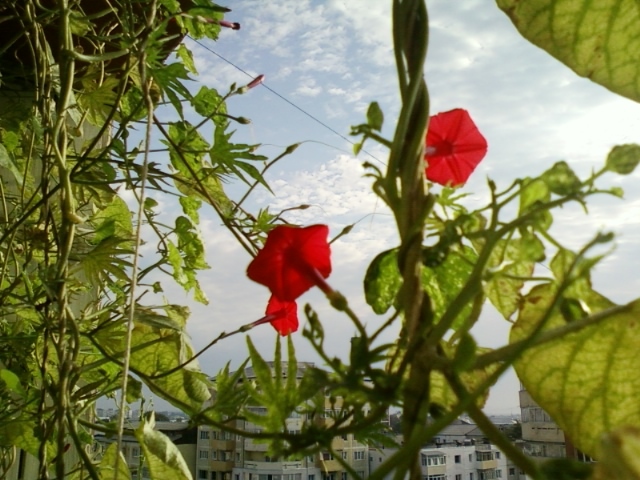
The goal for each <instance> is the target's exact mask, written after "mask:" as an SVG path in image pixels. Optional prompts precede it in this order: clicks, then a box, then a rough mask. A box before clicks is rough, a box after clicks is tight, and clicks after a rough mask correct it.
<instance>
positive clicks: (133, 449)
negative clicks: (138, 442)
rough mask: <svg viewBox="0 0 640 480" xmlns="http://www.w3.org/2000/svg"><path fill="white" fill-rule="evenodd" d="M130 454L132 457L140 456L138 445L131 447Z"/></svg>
mask: <svg viewBox="0 0 640 480" xmlns="http://www.w3.org/2000/svg"><path fill="white" fill-rule="evenodd" d="M131 456H132V457H133V458H138V457H139V456H140V448H139V447H131Z"/></svg>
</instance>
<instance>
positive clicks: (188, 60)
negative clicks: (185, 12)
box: [172, 1, 198, 75]
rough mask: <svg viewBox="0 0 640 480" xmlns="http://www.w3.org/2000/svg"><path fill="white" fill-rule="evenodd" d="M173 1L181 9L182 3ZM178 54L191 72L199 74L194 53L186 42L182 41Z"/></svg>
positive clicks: (177, 50)
mask: <svg viewBox="0 0 640 480" xmlns="http://www.w3.org/2000/svg"><path fill="white" fill-rule="evenodd" d="M172 3H174V4H177V10H179V9H180V4H179V3H178V2H177V1H174V2H172ZM176 56H177V57H178V58H179V59H180V60H182V63H184V66H185V67H187V70H188V71H189V72H190V73H193V74H194V75H197V74H198V70H197V69H196V64H195V62H194V61H193V53H192V52H191V50H189V49H188V48H187V46H186V45H185V44H184V43H181V44H180V45H179V46H178V48H177V49H176Z"/></svg>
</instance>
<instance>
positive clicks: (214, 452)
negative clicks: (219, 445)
mask: <svg viewBox="0 0 640 480" xmlns="http://www.w3.org/2000/svg"><path fill="white" fill-rule="evenodd" d="M217 459H218V451H217V450H213V451H212V452H211V460H217Z"/></svg>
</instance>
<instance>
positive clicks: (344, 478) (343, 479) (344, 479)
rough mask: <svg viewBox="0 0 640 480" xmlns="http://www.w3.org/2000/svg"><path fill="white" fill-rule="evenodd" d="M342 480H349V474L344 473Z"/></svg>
mask: <svg viewBox="0 0 640 480" xmlns="http://www.w3.org/2000/svg"><path fill="white" fill-rule="evenodd" d="M341 476H342V480H347V472H342V475H341Z"/></svg>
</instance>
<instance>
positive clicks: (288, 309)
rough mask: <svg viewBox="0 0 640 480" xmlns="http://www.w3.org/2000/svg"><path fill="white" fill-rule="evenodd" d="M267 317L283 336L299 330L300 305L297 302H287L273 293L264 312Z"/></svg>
mask: <svg viewBox="0 0 640 480" xmlns="http://www.w3.org/2000/svg"><path fill="white" fill-rule="evenodd" d="M264 313H265V315H266V317H265V318H266V319H269V320H268V321H269V322H270V323H271V325H273V328H275V329H276V331H277V332H278V333H279V334H280V335H282V336H283V337H285V336H287V335H289V334H290V333H293V332H295V331H296V330H298V305H297V304H296V302H286V301H282V300H279V299H278V297H276V296H274V295H271V298H270V299H269V303H268V304H267V310H266V311H265V312H264Z"/></svg>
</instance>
